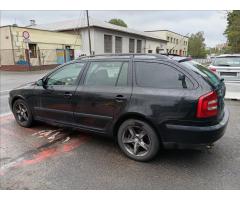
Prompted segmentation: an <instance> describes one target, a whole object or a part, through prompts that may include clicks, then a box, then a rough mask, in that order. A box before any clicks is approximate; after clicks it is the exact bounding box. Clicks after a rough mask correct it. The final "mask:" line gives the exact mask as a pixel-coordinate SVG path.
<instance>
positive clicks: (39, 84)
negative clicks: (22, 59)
mask: <svg viewBox="0 0 240 200" xmlns="http://www.w3.org/2000/svg"><path fill="white" fill-rule="evenodd" d="M36 85H37V86H42V87H43V88H44V89H45V88H46V79H44V78H41V79H40V80H38V81H37V82H36Z"/></svg>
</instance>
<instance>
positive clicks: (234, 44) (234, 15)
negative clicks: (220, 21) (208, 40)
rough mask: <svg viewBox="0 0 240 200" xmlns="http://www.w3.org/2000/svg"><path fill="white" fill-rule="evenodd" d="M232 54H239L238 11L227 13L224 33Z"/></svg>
mask: <svg viewBox="0 0 240 200" xmlns="http://www.w3.org/2000/svg"><path fill="white" fill-rule="evenodd" d="M224 35H226V37H227V39H228V45H229V47H230V49H231V51H232V53H240V10H234V11H232V12H228V13H227V27H226V30H225V32H224Z"/></svg>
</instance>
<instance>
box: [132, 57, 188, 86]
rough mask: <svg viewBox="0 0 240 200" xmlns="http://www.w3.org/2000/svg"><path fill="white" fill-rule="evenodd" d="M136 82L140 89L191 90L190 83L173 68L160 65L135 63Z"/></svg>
mask: <svg viewBox="0 0 240 200" xmlns="http://www.w3.org/2000/svg"><path fill="white" fill-rule="evenodd" d="M136 82H137V85H138V86H141V87H152V88H161V89H181V88H192V87H193V84H192V83H191V81H190V80H189V79H188V78H187V77H186V76H185V75H184V74H183V73H181V72H179V71H178V70H176V69H174V68H173V67H171V66H169V65H165V64H160V63H147V62H136Z"/></svg>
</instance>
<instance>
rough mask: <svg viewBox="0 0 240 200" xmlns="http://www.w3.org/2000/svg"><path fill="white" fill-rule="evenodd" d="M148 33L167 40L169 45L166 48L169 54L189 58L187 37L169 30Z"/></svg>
mask: <svg viewBox="0 0 240 200" xmlns="http://www.w3.org/2000/svg"><path fill="white" fill-rule="evenodd" d="M146 33H151V34H154V35H156V36H158V37H160V38H163V39H165V40H167V41H168V43H167V47H166V48H167V52H168V53H172V54H178V55H180V56H187V52H188V37H187V36H184V35H181V34H179V33H175V32H173V31H169V30H154V31H146Z"/></svg>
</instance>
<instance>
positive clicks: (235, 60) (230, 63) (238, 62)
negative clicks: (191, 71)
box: [212, 56, 240, 67]
mask: <svg viewBox="0 0 240 200" xmlns="http://www.w3.org/2000/svg"><path fill="white" fill-rule="evenodd" d="M212 64H213V65H214V66H224V67H240V56H232V57H231V56H228V57H216V58H215V59H214V61H213V63H212Z"/></svg>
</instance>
